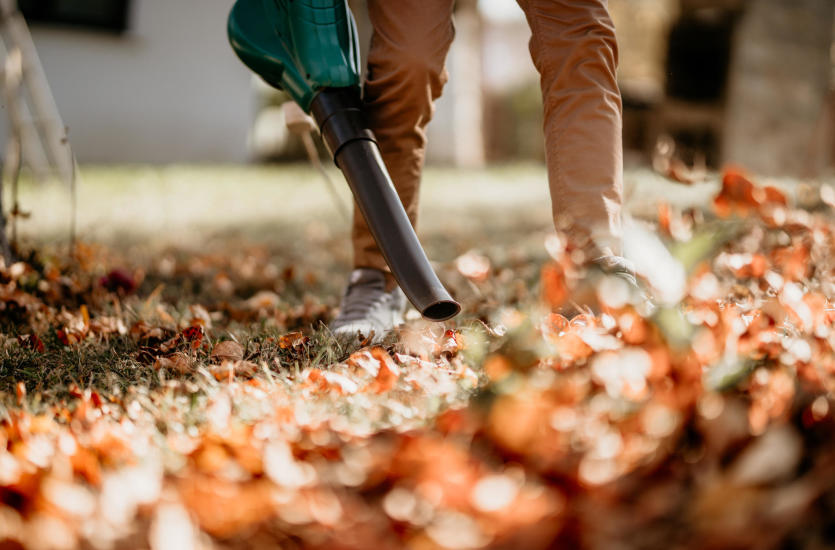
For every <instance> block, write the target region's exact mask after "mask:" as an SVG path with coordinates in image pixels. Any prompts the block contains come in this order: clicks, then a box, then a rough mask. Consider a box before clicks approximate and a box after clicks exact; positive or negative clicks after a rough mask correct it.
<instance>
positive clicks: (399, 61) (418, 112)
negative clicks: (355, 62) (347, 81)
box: [352, 0, 454, 283]
mask: <svg viewBox="0 0 835 550" xmlns="http://www.w3.org/2000/svg"><path fill="white" fill-rule="evenodd" d="M452 5H453V0H368V13H369V18H370V20H371V24H372V26H373V28H374V29H373V31H374V32H373V35H372V38H371V47H370V50H369V52H368V76H367V79H366V82H365V90H364V96H363V100H364V103H365V112H366V115H367V117H368V122H369V124H370V126H371V129H372V130H373V131H374V134H375V135H376V136H377V142H378V143H379V145H380V151H381V153H382V156H383V160H384V161H385V163H386V167H387V168H388V171H389V173H390V174H391V178H392V181H393V182H394V186H395V188H396V189H397V193H398V195H399V196H400V200H401V201H402V203H403V206H404V207H405V209H406V213H407V214H408V215H409V219H410V220H411V221H412V225H414V224H415V223H416V220H417V208H418V188H419V186H420V173H421V169H422V167H423V158H424V152H425V148H426V134H425V131H424V129H425V127H426V125H427V124H428V123H429V120H430V119H431V118H432V112H433V102H434V101H435V100H436V99H437V98H438V97H440V95H441V90H442V88H443V86H444V84H445V83H446V80H447V74H446V70H445V68H444V61H445V59H446V55H447V52H448V51H449V46H450V44H451V43H452V38H453V35H454V31H453V26H452ZM352 239H353V246H354V266H355V267H358V268H360V267H365V268H374V269H379V270H381V271H384V272H386V273H388V272H389V269H388V266H387V265H386V262H385V260H384V259H383V256H382V254H381V253H380V250H379V249H378V248H377V245H376V243H375V242H374V238H373V237H372V236H371V233H370V231H369V230H368V227H367V226H366V224H365V220H364V219H363V218H362V214H360V213H359V210H358V209H357V208H356V207H355V208H354V224H353V230H352ZM389 281H390V283H391V278H390V276H389Z"/></svg>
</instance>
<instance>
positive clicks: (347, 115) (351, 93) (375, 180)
mask: <svg viewBox="0 0 835 550" xmlns="http://www.w3.org/2000/svg"><path fill="white" fill-rule="evenodd" d="M311 112H312V114H313V118H315V119H316V123H317V124H318V125H319V129H320V131H321V132H322V137H323V138H324V140H325V143H326V144H327V146H328V148H329V149H330V151H331V153H333V158H334V161H335V162H336V164H337V166H339V168H340V169H341V170H342V173H343V174H345V179H346V180H347V181H348V185H349V186H350V187H351V191H352V192H353V193H354V198H355V199H356V202H357V205H358V206H359V210H360V212H361V213H362V215H363V217H364V218H365V221H366V223H368V228H369V229H370V230H371V234H372V235H373V236H374V240H375V241H377V246H379V247H380V251H381V252H382V253H383V256H384V257H385V259H386V263H388V265H389V268H391V272H392V274H393V275H394V278H395V279H397V282H398V283H399V284H400V288H401V289H403V292H404V293H405V294H406V297H407V298H409V301H410V302H412V304H413V305H414V306H415V308H417V310H418V311H419V312H420V313H421V315H423V316H424V317H425V318H427V319H430V320H432V321H444V320H446V319H450V318H452V317H455V316H456V315H457V314H458V312H459V311H461V306H460V305H458V303H457V302H456V301H455V300H453V299H452V297H451V296H450V295H449V293H448V292H447V291H446V289H445V288H444V286H443V285H442V284H441V282H440V281H439V280H438V276H437V275H436V274H435V271H434V270H433V269H432V266H431V265H430V264H429V260H428V259H427V257H426V253H425V252H424V251H423V248H422V247H421V246H420V241H418V238H417V235H415V230H414V229H413V228H412V224H411V223H410V222H409V218H408V216H407V215H406V211H405V210H404V208H403V205H402V204H401V202H400V198H399V197H398V196H397V191H395V189H394V185H393V184H392V182H391V178H390V177H389V174H388V171H387V170H386V166H385V164H384V163H383V159H382V157H381V156H380V149H379V147H378V146H377V142H376V140H375V138H374V134H373V133H372V132H371V130H369V129H368V126H367V124H366V123H365V120H364V117H363V114H362V101H361V100H360V98H359V91H358V90H356V89H354V88H325V89H324V90H322V91H321V92H319V94H318V95H317V96H316V98H315V99H314V100H313V104H312V106H311Z"/></svg>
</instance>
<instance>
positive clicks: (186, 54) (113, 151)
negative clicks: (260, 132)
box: [3, 0, 255, 163]
mask: <svg viewBox="0 0 835 550" xmlns="http://www.w3.org/2000/svg"><path fill="white" fill-rule="evenodd" d="M232 3H233V2H232V0H133V2H132V4H131V17H130V30H129V31H128V32H127V33H126V34H124V35H122V36H115V35H109V34H105V33H98V32H92V31H86V30H76V29H67V28H53V27H49V28H47V27H43V26H36V27H33V28H32V35H33V37H34V41H35V45H36V47H37V50H38V53H39V55H40V58H41V61H42V63H43V66H44V69H45V71H46V75H47V78H48V79H49V82H50V85H51V88H52V91H53V94H54V95H55V99H56V102H57V104H58V108H59V109H60V111H61V115H62V117H63V119H64V122H65V124H66V125H67V126H68V127H69V129H70V132H69V136H70V141H71V143H72V145H73V148H74V150H75V152H76V155H77V157H78V159H79V161H80V162H105V163H124V162H150V163H166V162H236V161H244V160H246V159H247V158H248V152H247V135H248V132H249V129H250V127H251V125H252V120H253V116H254V109H255V97H254V93H253V90H252V86H251V77H250V73H249V71H247V70H246V69H245V68H244V66H243V65H242V64H241V63H240V62H239V61H238V60H237V58H236V57H235V55H234V54H233V52H232V50H231V49H230V47H229V45H228V42H227V39H226V17H227V15H228V13H229V9H230V8H231V6H232ZM3 122H4V123H5V121H3ZM4 133H5V132H4Z"/></svg>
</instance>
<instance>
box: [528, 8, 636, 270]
mask: <svg viewBox="0 0 835 550" xmlns="http://www.w3.org/2000/svg"><path fill="white" fill-rule="evenodd" d="M518 2H519V5H520V6H521V7H522V9H523V10H524V11H525V16H526V17H527V19H528V24H529V25H530V28H531V32H532V36H531V41H530V52H531V57H532V58H533V61H534V65H535V66H536V68H537V70H538V71H539V73H540V76H541V87H542V99H543V103H544V109H545V147H546V158H547V164H548V182H549V186H550V189H551V201H552V206H553V214H554V223H555V225H556V227H557V229H558V230H560V231H562V232H564V233H565V234H566V235H567V236H568V237H569V239H570V240H571V242H572V243H574V244H575V245H577V246H580V247H582V248H583V249H584V250H585V251H586V252H587V253H588V255H589V256H590V257H588V258H587V259H595V258H596V257H597V256H601V255H607V254H620V249H621V245H620V232H621V221H620V210H621V202H622V187H623V145H622V133H621V127H622V106H621V96H620V91H619V89H618V84H617V80H616V75H615V73H616V70H617V62H618V48H617V42H616V40H615V29H614V25H613V24H612V20H611V18H610V17H609V13H608V9H607V2H606V0H582V1H580V0H518Z"/></svg>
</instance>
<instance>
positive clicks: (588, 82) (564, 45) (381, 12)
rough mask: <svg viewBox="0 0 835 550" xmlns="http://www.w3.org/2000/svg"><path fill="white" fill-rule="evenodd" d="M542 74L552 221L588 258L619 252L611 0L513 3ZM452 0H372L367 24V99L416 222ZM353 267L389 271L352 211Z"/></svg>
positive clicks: (619, 161)
mask: <svg viewBox="0 0 835 550" xmlns="http://www.w3.org/2000/svg"><path fill="white" fill-rule="evenodd" d="M518 2H519V5H520V6H521V7H522V9H523V10H524V12H525V15H526V17H527V20H528V24H529V25H530V28H531V32H532V36H531V40H530V45H529V46H530V52H531V57H532V58H533V62H534V65H535V66H536V69H537V70H538V71H539V74H540V76H541V87H542V97H543V104H544V110H545V128H544V129H545V146H546V153H547V154H546V156H547V165H548V182H549V186H550V191H551V204H552V210H553V215H554V223H555V226H556V227H557V229H558V230H560V231H562V232H563V233H565V234H566V235H567V236H568V237H569V240H570V241H572V242H573V243H574V244H575V245H576V246H579V247H581V248H583V249H585V250H587V251H588V253H589V254H591V255H594V256H599V255H606V254H619V253H620V207H621V194H622V173H623V153H622V141H621V118H622V115H621V97H620V91H619V90H618V85H617V81H616V79H615V71H616V69H617V58H618V50H617V42H616V40H615V29H614V25H613V24H612V20H611V18H610V17H609V13H608V9H607V0H518ZM452 8H453V0H368V10H369V16H370V19H371V24H372V26H373V35H372V38H371V48H370V51H369V54H368V77H367V80H366V83H365V94H364V98H365V99H364V100H365V103H366V111H367V114H368V118H369V123H370V125H371V128H372V129H373V130H374V133H375V134H376V135H377V139H378V142H379V144H380V149H381V151H382V156H383V160H384V161H385V163H386V167H387V168H388V170H389V172H390V174H391V177H392V180H393V181H394V185H395V187H396V189H397V192H398V194H399V196H400V200H401V201H402V202H403V206H404V207H405V209H406V212H407V214H408V215H409V218H410V219H411V220H412V224H415V222H416V220H417V208H418V189H419V186H420V174H421V169H422V166H423V160H424V153H425V147H426V133H425V127H426V125H427V123H428V122H429V121H430V119H431V118H432V113H433V102H434V101H435V100H436V99H437V98H438V97H440V95H441V90H442V89H443V86H444V84H445V83H446V81H447V73H446V69H445V68H444V61H445V59H446V55H447V51H448V50H449V47H450V44H451V43H452V38H453V35H454V29H453V24H452ZM352 238H353V244H354V265H355V266H356V267H373V268H377V269H381V270H383V271H388V267H387V266H386V263H385V260H384V259H383V257H382V255H381V253H380V251H379V249H378V248H377V245H376V244H375V242H374V238H373V237H372V236H371V233H370V232H369V230H368V227H367V226H366V224H365V221H364V220H363V218H362V215H361V214H360V213H359V211H358V210H356V209H355V210H354V226H353V231H352Z"/></svg>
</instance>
